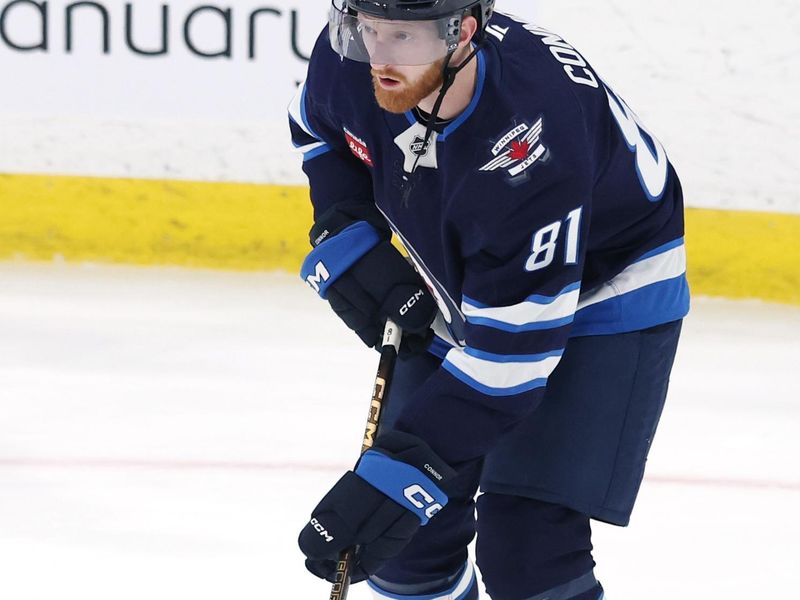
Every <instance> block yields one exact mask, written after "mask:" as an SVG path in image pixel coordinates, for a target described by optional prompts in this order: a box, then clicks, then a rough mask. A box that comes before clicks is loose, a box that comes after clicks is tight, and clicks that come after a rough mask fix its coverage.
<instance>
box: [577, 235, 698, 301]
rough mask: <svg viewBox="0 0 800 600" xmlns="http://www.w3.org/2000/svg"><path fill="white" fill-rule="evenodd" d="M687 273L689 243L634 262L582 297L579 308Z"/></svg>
mask: <svg viewBox="0 0 800 600" xmlns="http://www.w3.org/2000/svg"><path fill="white" fill-rule="evenodd" d="M684 273H686V246H685V245H683V244H681V245H680V246H678V247H677V248H672V249H671V250H667V251H666V252H662V253H661V254H656V255H655V256H651V257H649V258H646V259H644V260H640V261H639V262H636V263H633V264H632V265H631V266H629V267H628V268H627V269H625V270H624V271H622V273H620V274H619V275H617V276H616V277H614V278H613V279H612V280H611V281H609V282H607V283H605V284H603V285H601V286H600V287H599V288H597V289H596V290H593V291H592V292H589V293H587V294H584V295H582V296H581V298H580V301H579V302H578V310H579V311H580V310H583V309H584V308H588V307H589V306H592V305H594V304H598V303H599V302H603V301H605V300H610V299H612V298H616V297H618V296H622V295H624V294H627V293H629V292H635V291H636V290H639V289H641V288H643V287H646V286H648V285H652V284H654V283H659V282H661V281H666V280H668V279H674V278H675V277H680V276H681V275H683V274H684Z"/></svg>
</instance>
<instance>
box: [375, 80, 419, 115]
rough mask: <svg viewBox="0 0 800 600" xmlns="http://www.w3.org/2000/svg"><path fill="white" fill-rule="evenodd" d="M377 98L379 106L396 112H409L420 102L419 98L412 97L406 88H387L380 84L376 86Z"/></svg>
mask: <svg viewBox="0 0 800 600" xmlns="http://www.w3.org/2000/svg"><path fill="white" fill-rule="evenodd" d="M375 100H377V102H378V106H380V107H381V108H382V109H383V110H385V111H387V112H390V113H395V114H403V113H405V112H408V111H409V110H411V109H412V108H414V107H415V106H416V105H417V103H418V102H419V99H418V98H416V97H412V95H411V94H409V93H408V91H407V90H406V89H404V88H403V89H398V90H386V89H383V88H381V87H379V86H378V85H376V86H375Z"/></svg>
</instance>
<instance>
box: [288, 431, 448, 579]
mask: <svg viewBox="0 0 800 600" xmlns="http://www.w3.org/2000/svg"><path fill="white" fill-rule="evenodd" d="M454 475H455V472H454V471H453V470H452V469H451V468H450V467H449V466H448V465H447V464H446V463H445V462H444V461H442V460H441V459H440V458H439V457H438V456H436V454H435V453H434V452H433V450H431V449H430V448H429V447H428V446H427V444H425V443H424V442H423V441H422V440H420V439H419V438H417V437H415V436H413V435H409V434H404V433H399V432H389V433H386V434H384V435H382V436H380V437H379V438H378V440H377V442H376V444H375V446H374V447H373V449H372V450H370V451H368V452H367V453H366V454H364V455H363V456H362V457H361V460H359V462H358V465H357V466H356V469H355V472H353V471H348V472H347V473H345V475H344V477H342V478H341V479H340V480H339V481H338V482H337V483H336V485H334V486H333V488H332V489H331V490H330V492H328V494H327V495H326V496H325V497H324V498H323V499H322V501H321V502H320V503H319V504H318V505H317V507H316V508H315V509H314V511H313V512H312V516H311V520H310V521H309V523H308V524H307V525H306V526H305V528H304V529H303V531H302V532H301V533H300V539H299V544H300V549H301V550H302V552H303V554H305V555H306V557H307V560H306V568H308V570H309V571H311V572H312V573H313V574H314V575H316V576H317V577H320V578H322V579H327V580H328V581H331V582H333V579H334V577H335V575H336V565H337V561H338V558H339V555H340V554H341V552H343V551H344V550H347V549H350V548H355V549H356V553H355V559H354V561H353V565H352V567H353V569H352V581H353V583H357V582H359V581H363V580H364V579H366V578H367V577H369V576H370V575H371V574H373V573H375V572H376V571H377V570H378V569H380V567H381V566H382V565H383V564H384V563H385V562H386V561H387V560H389V559H391V558H393V557H394V556H397V555H398V554H399V553H400V551H401V550H402V549H403V548H404V547H405V546H406V545H407V544H408V543H409V542H410V541H411V539H412V538H413V537H414V534H415V533H416V532H417V530H418V529H419V528H420V526H421V525H425V524H427V522H428V521H429V519H431V518H433V517H434V516H435V515H436V513H438V512H439V511H440V510H441V509H442V508H443V507H444V506H445V505H446V504H447V495H446V493H445V492H444V491H443V489H442V486H443V485H445V486H446V482H447V480H449V479H451V478H452V477H453V476H454Z"/></svg>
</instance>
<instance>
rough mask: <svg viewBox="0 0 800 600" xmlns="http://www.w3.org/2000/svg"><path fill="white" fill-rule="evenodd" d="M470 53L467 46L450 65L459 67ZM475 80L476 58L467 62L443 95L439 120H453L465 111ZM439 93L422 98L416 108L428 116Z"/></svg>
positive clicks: (470, 98)
mask: <svg viewBox="0 0 800 600" xmlns="http://www.w3.org/2000/svg"><path fill="white" fill-rule="evenodd" d="M471 52H472V49H471V48H470V47H469V46H467V47H466V48H464V49H463V51H462V52H459V53H457V54H456V55H455V56H453V59H452V61H451V64H453V65H456V66H458V65H460V64H461V63H462V62H463V61H464V60H466V58H467V57H468V56H469V55H470V53H471ZM477 79H478V60H477V58H473V59H472V60H471V61H469V63H468V64H467V66H465V67H464V68H463V69H462V70H461V71H459V73H458V75H456V80H455V81H454V82H453V85H452V87H451V88H450V89H449V90H448V92H447V95H445V97H444V100H443V101H442V108H441V109H440V110H439V115H438V118H439V119H441V120H443V121H449V120H451V119H455V118H456V117H457V116H458V115H460V114H461V113H462V112H464V111H465V110H466V109H467V106H469V103H470V102H472V97H473V96H474V94H475V83H476V81H477ZM439 91H440V90H436V91H435V92H434V93H433V94H431V95H430V96H428V97H427V98H423V99H422V100H421V101H420V103H419V104H418V105H417V106H419V108H420V109H422V110H423V111H425V112H426V113H429V114H430V113H431V112H433V106H434V104H436V100H437V98H438V97H439Z"/></svg>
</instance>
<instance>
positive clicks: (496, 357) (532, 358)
mask: <svg viewBox="0 0 800 600" xmlns="http://www.w3.org/2000/svg"><path fill="white" fill-rule="evenodd" d="M464 352H466V353H467V354H469V355H470V356H472V357H473V358H480V359H482V360H486V361H489V362H494V363H501V364H503V363H532V362H541V361H543V360H544V359H546V358H554V357H558V358H561V356H562V355H563V354H564V351H563V350H557V351H555V352H545V353H543V354H494V353H492V352H484V351H483V350H476V349H475V348H464Z"/></svg>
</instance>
